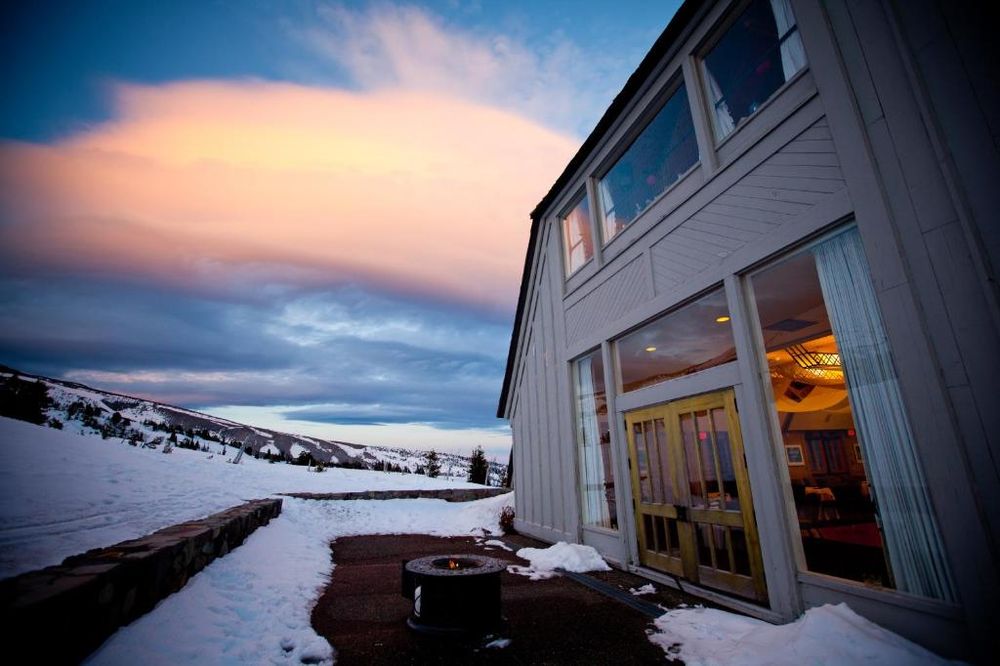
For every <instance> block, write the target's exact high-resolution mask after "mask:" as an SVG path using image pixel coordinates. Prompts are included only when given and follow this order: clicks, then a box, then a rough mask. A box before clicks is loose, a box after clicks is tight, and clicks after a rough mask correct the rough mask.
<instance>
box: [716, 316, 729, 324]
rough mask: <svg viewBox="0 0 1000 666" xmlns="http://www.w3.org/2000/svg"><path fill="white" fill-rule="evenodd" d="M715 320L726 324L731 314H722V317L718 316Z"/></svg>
mask: <svg viewBox="0 0 1000 666" xmlns="http://www.w3.org/2000/svg"><path fill="white" fill-rule="evenodd" d="M715 321H716V322H718V323H720V324H724V323H726V322H727V321H729V315H722V316H721V317H716V318H715Z"/></svg>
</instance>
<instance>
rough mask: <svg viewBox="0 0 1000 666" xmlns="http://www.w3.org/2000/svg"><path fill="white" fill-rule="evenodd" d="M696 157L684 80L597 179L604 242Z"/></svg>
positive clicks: (629, 220) (680, 173)
mask: <svg viewBox="0 0 1000 666" xmlns="http://www.w3.org/2000/svg"><path fill="white" fill-rule="evenodd" d="M697 161H698V143H697V141H696V139H695V134H694V125H693V124H692V122H691V109H690V107H689V106H688V96H687V90H686V89H685V87H684V86H683V85H681V86H680V87H679V88H678V89H677V90H676V91H675V92H674V94H673V95H672V96H671V97H670V99H668V100H667V102H666V104H664V105H663V107H662V108H661V109H660V111H659V112H658V113H657V114H656V116H655V117H654V118H653V119H652V120H651V121H650V122H649V124H648V125H646V127H645V129H643V130H642V133H641V134H639V136H638V137H637V138H636V139H635V141H633V142H632V145H630V146H629V147H628V149H627V150H626V151H625V153H624V154H623V155H622V156H621V157H620V158H618V161H617V162H615V164H614V166H612V167H611V168H610V169H609V170H608V172H607V173H606V174H604V177H603V178H601V179H600V181H599V184H598V189H599V190H600V198H601V205H602V206H603V213H604V242H608V241H609V240H611V239H612V238H613V237H614V236H615V235H616V234H618V232H620V231H621V230H622V229H624V228H625V227H627V226H628V225H629V224H631V222H632V221H633V220H635V218H636V217H638V216H639V213H641V212H642V211H643V210H645V208H646V207H647V206H648V205H649V204H651V203H652V202H653V200H654V199H656V197H658V196H659V195H660V194H662V193H663V192H664V191H665V190H666V189H667V188H668V187H670V186H671V185H673V184H674V183H675V182H676V181H677V179H678V178H680V177H681V176H682V175H683V174H684V173H686V172H687V171H688V169H690V168H691V167H692V166H694V165H695V163H696V162H697Z"/></svg>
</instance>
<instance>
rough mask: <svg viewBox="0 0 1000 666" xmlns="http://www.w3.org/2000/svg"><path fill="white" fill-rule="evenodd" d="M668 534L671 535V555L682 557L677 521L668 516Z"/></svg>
mask: <svg viewBox="0 0 1000 666" xmlns="http://www.w3.org/2000/svg"><path fill="white" fill-rule="evenodd" d="M667 534H668V535H669V537H670V555H672V556H674V557H680V555H681V551H680V537H679V536H678V535H677V521H676V520H675V519H674V518H667Z"/></svg>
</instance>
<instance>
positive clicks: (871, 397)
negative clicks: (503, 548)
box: [498, 0, 1000, 660]
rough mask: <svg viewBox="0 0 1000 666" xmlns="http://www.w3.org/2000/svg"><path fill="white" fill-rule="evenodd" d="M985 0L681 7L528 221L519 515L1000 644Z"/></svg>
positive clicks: (997, 302) (712, 580)
mask: <svg viewBox="0 0 1000 666" xmlns="http://www.w3.org/2000/svg"><path fill="white" fill-rule="evenodd" d="M988 4H989V3H974V2H959V3H952V2H945V1H944V0H919V1H914V2H898V1H893V0H844V1H839V0H830V1H828V2H818V1H816V0H726V1H720V2H697V1H694V0H688V1H687V2H685V3H684V4H683V5H682V6H681V8H680V10H679V11H678V12H677V14H676V16H675V17H674V18H673V19H672V21H671V22H670V24H669V25H668V26H667V28H666V30H665V31H664V32H663V33H662V35H661V36H660V37H659V39H658V40H657V41H656V43H655V44H654V46H653V47H652V50H651V51H650V52H649V54H648V55H647V56H646V58H645V59H644V60H643V61H642V63H641V64H640V65H639V68H638V69H637V70H636V72H635V73H634V74H633V75H632V77H631V78H630V79H629V80H628V82H627V83H626V85H625V87H624V89H623V90H622V91H621V93H620V94H619V95H618V96H617V97H616V98H615V100H614V101H613V102H612V104H611V106H610V107H609V109H608V110H607V112H606V113H605V115H604V116H603V117H602V118H601V120H600V122H599V123H598V125H597V127H596V128H595V129H594V131H593V133H592V134H591V135H590V136H589V137H588V138H587V139H586V141H585V142H584V144H583V146H582V147H581V148H580V150H579V152H578V153H577V154H576V156H575V157H574V158H573V159H572V160H571V161H570V163H569V164H568V166H567V167H566V169H565V171H564V172H563V173H562V175H561V176H560V177H559V178H558V180H557V181H556V182H555V184H554V185H553V186H552V188H551V190H550V191H549V192H548V194H547V195H546V196H545V197H544V199H542V201H541V202H540V203H539V204H538V206H537V208H536V209H535V210H534V212H533V213H532V215H531V233H530V241H529V245H528V250H527V257H526V260H525V267H524V273H523V278H522V285H521V293H520V298H519V302H518V306H517V314H516V319H515V323H514V331H513V336H512V340H511V347H510V355H509V358H508V364H507V373H506V376H505V379H504V385H503V390H502V394H501V398H500V404H499V410H498V416H501V417H503V418H507V419H509V420H510V424H511V428H512V432H513V441H514V445H513V480H514V487H515V491H516V511H517V518H516V521H515V527H516V528H517V529H518V530H520V531H522V532H524V533H526V534H529V535H532V536H535V537H537V538H540V539H543V540H545V541H549V542H555V541H570V542H579V543H585V544H589V545H591V546H594V547H595V548H596V549H597V550H598V551H600V552H601V553H602V554H603V555H604V557H605V558H607V559H608V560H609V561H611V562H612V563H614V564H616V565H617V566H620V567H623V568H628V569H631V570H633V571H636V572H639V573H641V574H643V575H645V576H648V577H649V578H651V579H653V580H657V581H660V582H662V583H664V584H667V585H672V586H675V587H680V588H682V589H684V590H686V591H689V592H693V593H694V594H697V595H700V596H702V597H704V598H707V599H711V600H713V601H715V602H717V603H720V604H723V605H726V606H729V607H732V608H735V609H738V610H740V611H742V612H746V613H749V614H751V615H754V616H757V617H760V618H763V619H766V620H770V621H773V622H787V621H790V620H792V619H794V618H796V617H797V616H799V615H800V614H801V613H802V612H803V610H805V609H806V608H809V607H812V606H817V605H820V604H824V603H839V602H846V603H848V604H849V605H850V606H851V608H853V609H854V610H855V611H856V612H859V613H861V614H862V615H865V616H867V617H868V618H870V619H872V620H874V621H875V622H878V623H879V624H881V625H883V626H885V627H887V628H889V629H891V630H893V631H896V632H898V633H901V634H903V635H904V636H907V637H909V638H911V639H913V640H915V641H917V642H920V643H922V644H924V645H926V646H927V647H929V648H931V649H933V650H936V651H938V652H940V653H942V654H944V655H948V656H961V657H966V658H973V659H983V660H985V659H986V658H987V655H991V654H992V655H994V656H995V654H996V648H997V638H996V636H997V635H998V631H997V629H998V621H997V611H998V609H1000V604H998V601H1000V593H998V568H997V562H998V561H1000V548H998V546H1000V538H998V537H1000V387H998V384H997V382H998V379H1000V298H998V284H997V272H996V270H997V267H998V266H1000V153H998V145H1000V85H998V82H997V73H996V63H998V62H1000V57H997V53H996V47H995V46H994V42H993V41H991V40H993V39H994V38H993V36H992V35H988V34H987V30H988V29H989V28H990V26H994V27H995V25H994V24H993V22H992V21H991V20H990V16H989V13H990V12H989V9H988Z"/></svg>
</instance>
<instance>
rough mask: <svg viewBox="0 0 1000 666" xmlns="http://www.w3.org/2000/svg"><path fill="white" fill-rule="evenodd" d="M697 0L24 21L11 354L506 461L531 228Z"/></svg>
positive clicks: (8, 171) (328, 7) (302, 6)
mask: <svg viewBox="0 0 1000 666" xmlns="http://www.w3.org/2000/svg"><path fill="white" fill-rule="evenodd" d="M677 4H679V3H676V2H671V3H651V2H638V3H628V2H624V3H621V2H620V3H614V4H608V3H577V2H547V3H537V2H503V3H501V2H457V1H454V2H427V3H420V4H395V3H374V4H372V3H360V2H350V3H320V2H306V1H291V2H273V3H265V2H236V1H214V2H213V1H205V2H169V3H168V2H136V1H132V2H126V1H118V0H104V1H100V0H98V1H94V2H87V3H65V2H36V3H19V4H17V5H8V6H5V9H4V10H3V12H4V20H3V26H4V27H3V31H4V34H3V38H2V39H0V56H2V58H0V62H3V63H4V64H3V76H2V81H3V84H2V85H3V87H4V95H3V97H4V100H5V105H4V108H3V110H2V111H0V329H2V330H0V363H5V364H7V365H11V366H13V367H17V368H20V369H23V370H26V371H29V372H38V373H42V374H46V375H50V376H54V377H64V378H69V379H75V380H77V381H82V382H85V383H89V384H92V385H96V386H100V387H104V388H108V389H111V390H117V391H122V392H125V393H132V394H138V395H144V396H149V397H153V398H157V399H161V400H165V401H168V402H172V403H175V404H180V405H183V406H187V407H192V408H197V409H202V410H205V411H209V412H212V413H217V414H223V415H226V416H229V417H233V418H239V419H241V420H244V421H247V422H250V423H254V424H259V425H263V426H268V427H275V428H279V429H283V430H288V431H292V432H300V433H304V434H312V435H317V436H326V437H332V438H338V439H344V440H349V441H357V442H361V443H368V444H389V445H401V446H410V447H416V448H429V447H432V446H433V447H437V448H444V449H454V450H459V451H461V450H467V449H471V448H472V447H473V446H474V445H476V444H483V445H485V446H487V448H488V449H489V450H490V451H491V452H492V453H493V454H494V455H497V456H502V455H505V454H504V452H505V450H506V447H507V446H509V441H510V436H509V430H508V429H507V428H506V427H505V426H504V425H503V424H502V422H499V421H497V420H496V419H495V417H494V410H495V405H496V400H497V397H498V393H499V389H500V383H501V380H502V375H503V366H504V361H505V355H506V351H507V344H508V341H509V335H510V324H511V320H512V316H513V308H514V304H515V301H516V294H517V288H518V280H519V277H520V275H519V273H520V263H521V261H522V260H523V252H524V247H525V244H526V240H527V225H528V212H529V211H530V210H531V208H532V207H533V205H534V204H535V203H536V202H537V201H538V200H539V199H540V198H541V197H542V195H543V194H544V193H545V191H546V190H547V189H548V187H549V185H551V183H552V182H553V180H554V179H555V177H556V176H558V174H559V171H561V169H562V167H563V166H564V165H565V163H566V161H567V160H568V159H569V157H571V156H572V154H573V152H574V151H575V149H576V147H577V146H578V145H579V143H580V142H581V141H582V139H583V138H584V137H585V136H586V134H587V133H588V132H589V130H590V128H591V127H592V126H593V124H594V123H595V122H596V120H597V118H598V117H599V116H600V114H601V113H602V112H603V110H604V108H605V107H606V106H607V104H608V103H610V101H611V99H612V98H613V96H614V94H615V93H617V91H618V90H619V89H620V88H621V86H622V84H623V83H624V81H625V79H626V78H627V76H628V75H629V74H630V73H631V71H632V70H633V69H634V67H635V66H636V65H637V64H638V62H639V60H640V59H641V58H642V56H643V55H644V54H645V52H646V50H647V49H648V48H649V46H651V45H652V42H653V41H654V40H655V38H656V37H657V36H658V35H659V33H660V32H661V31H662V29H663V28H664V27H665V26H666V23H667V22H668V21H669V18H670V16H672V14H673V12H674V11H675V10H676V5H677Z"/></svg>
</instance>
